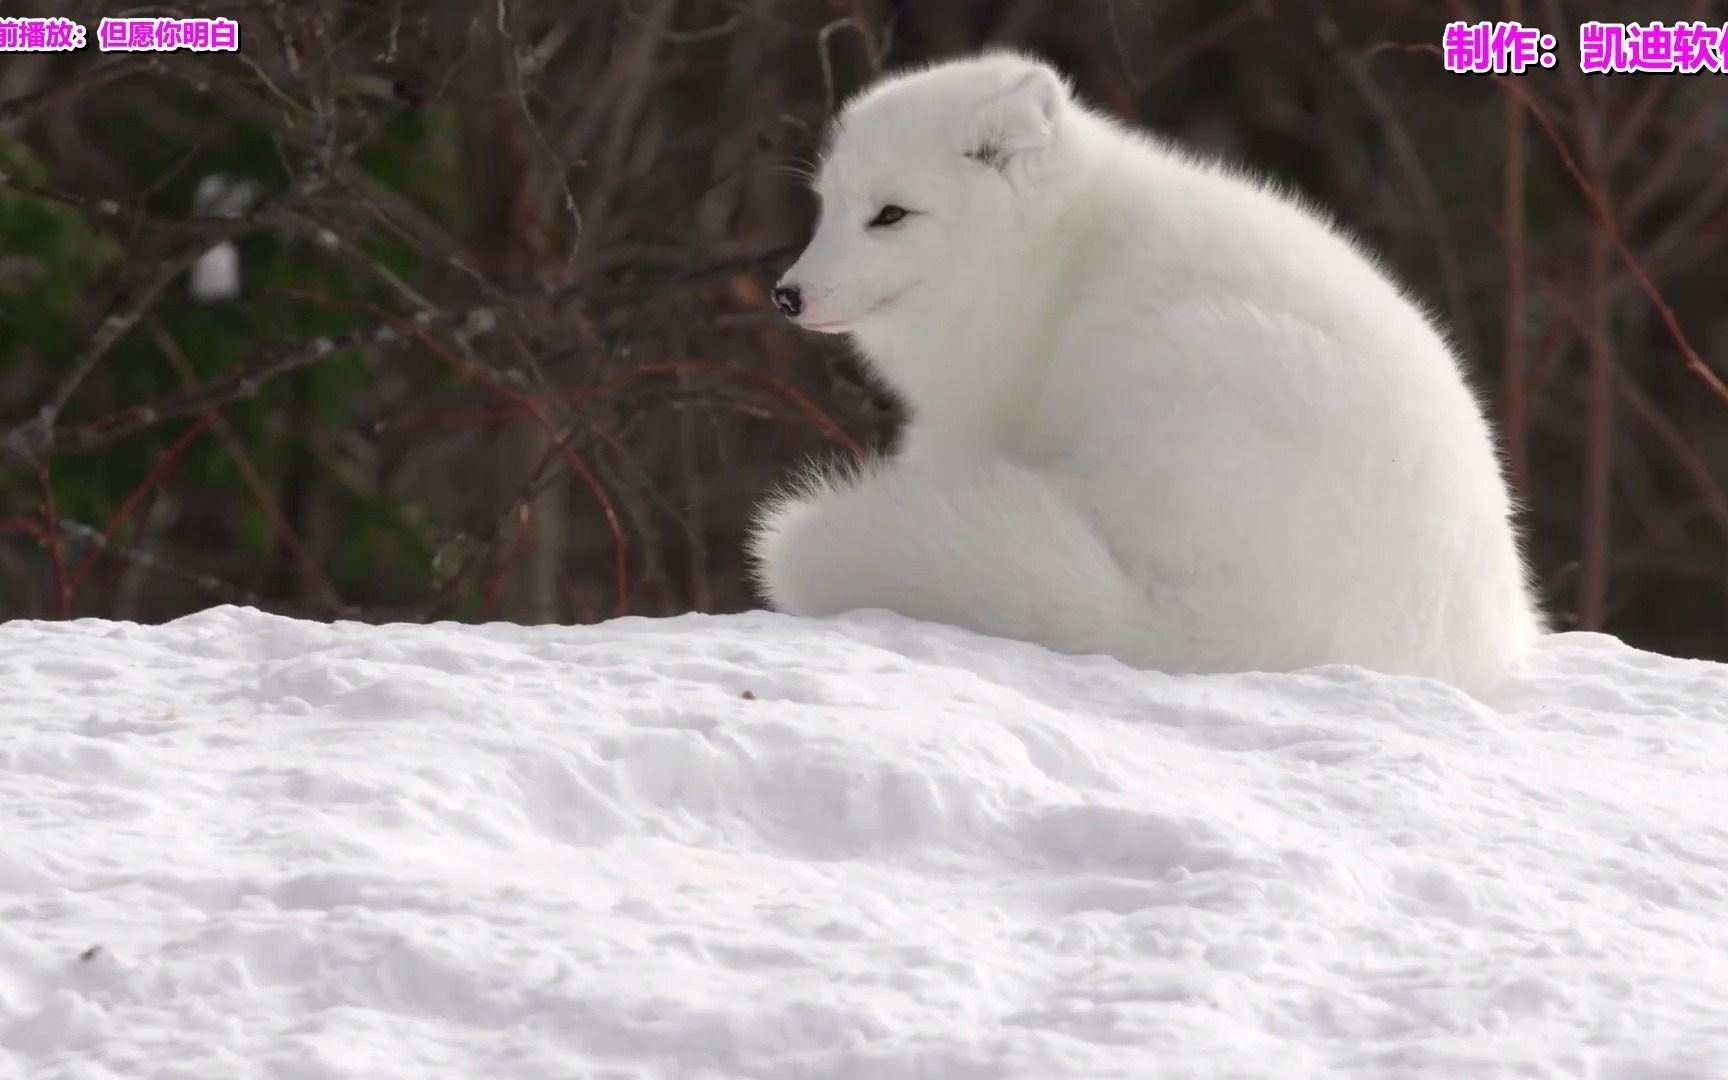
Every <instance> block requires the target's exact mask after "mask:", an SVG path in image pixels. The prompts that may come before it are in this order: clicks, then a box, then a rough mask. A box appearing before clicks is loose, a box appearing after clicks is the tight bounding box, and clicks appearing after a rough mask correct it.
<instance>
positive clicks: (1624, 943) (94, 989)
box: [0, 608, 1728, 1080]
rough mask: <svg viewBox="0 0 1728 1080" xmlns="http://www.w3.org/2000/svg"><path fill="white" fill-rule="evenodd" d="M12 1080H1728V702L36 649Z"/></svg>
mask: <svg viewBox="0 0 1728 1080" xmlns="http://www.w3.org/2000/svg"><path fill="white" fill-rule="evenodd" d="M0 695H3V696H0V1077H6V1078H8V1080H10V1078H11V1077H28V1078H29V1080H74V1078H76V1080H121V1078H123V1080H168V1078H179V1080H248V1078H254V1077H273V1078H283V1080H290V1078H292V1080H312V1078H343V1080H348V1078H353V1080H394V1078H407V1077H413V1078H424V1080H434V1078H436V1080H539V1078H548V1080H551V1078H557V1080H571V1078H576V1077H608V1078H620V1080H621V1078H625V1077H677V1078H710V1077H764V1078H766V1077H812V1078H815V1077H820V1078H830V1077H832V1078H863V1077H883V1078H890V1077H892V1078H896V1080H898V1078H913V1077H931V1078H942V1080H950V1078H952V1080H975V1078H985V1077H1016V1078H1019V1077H1024V1078H1027V1080H1033V1078H1036V1080H1067V1078H1080V1077H1088V1078H1090V1077H1123V1078H1128V1077H1133V1078H1136V1080H1139V1078H1155V1077H1205V1078H1224V1077H1238V1076H1240V1077H1268V1078H1271V1077H1277V1078H1286V1077H1305V1076H1351V1077H1355V1076H1360V1077H1447V1078H1470V1080H1478V1078H1487V1077H1502V1076H1507V1077H1510V1076H1588V1077H1599V1078H1603V1080H1671V1078H1681V1077H1686V1078H1694V1077H1695V1078H1700V1080H1703V1078H1720V1077H1724V1076H1728V667H1725V666H1721V665H1708V664H1703V663H1695V662H1686V661H1680V660H1672V659H1666V658H1662V657H1658V656H1654V655H1651V654H1648V653H1641V652H1636V651H1633V650H1631V649H1628V648H1626V647H1624V646H1621V645H1620V644H1618V643H1617V642H1615V641H1613V640H1612V639H1609V638H1604V637H1596V636H1588V635H1567V636H1561V637H1556V638H1554V639H1552V641H1551V643H1550V644H1549V645H1548V646H1547V647H1546V648H1545V649H1544V651H1543V653H1542V655H1541V656H1540V658H1539V660H1538V662H1537V663H1536V664H1535V665H1534V667H1533V669H1532V670H1531V672H1530V673H1529V674H1528V675H1527V676H1526V677H1524V678H1523V679H1521V681H1520V683H1519V685H1518V686H1517V687H1516V688H1515V689H1514V690H1513V691H1512V692H1511V693H1509V694H1508V695H1507V697H1506V699H1505V700H1503V701H1499V702H1496V708H1493V709H1490V708H1487V707H1484V706H1482V705H1478V704H1476V703H1473V702H1471V701H1470V700H1468V699H1466V698H1464V697H1462V696H1460V695H1459V694H1457V693H1454V692H1452V691H1450V690H1447V689H1445V688H1442V687H1440V686H1438V685H1436V684H1432V683H1425V682H1419V681H1412V680H1391V679H1384V678H1377V677H1372V676H1369V675H1367V674H1364V673H1361V672H1356V671H1351V670H1345V669H1333V670H1324V671H1319V672H1315V673H1309V674H1303V675H1295V676H1283V677H1271V676H1255V677H1235V678H1171V677H1164V676H1158V675H1149V674H1142V673H1135V672H1131V671H1128V670H1126V669H1124V668H1121V667H1119V666H1117V665H1115V664H1113V663H1108V662H1104V661H1092V660H1070V659H1061V658H1056V657H1053V656H1050V655H1048V654H1045V653H1041V652H1039V651H1038V650H1035V649H1033V648H1030V647H1026V646H1019V645H1014V644H1009V643H1003V642H993V641H988V640H985V639H981V638H976V637H971V636H968V635H965V634H961V633H959V632H954V631H947V630H943V629H939V628H933V627H927V626H917V625H914V624H911V623H907V622H903V621H900V620H895V619H891V618H889V617H887V616H873V617H858V618H855V619H852V620H849V621H845V622H842V623H838V624H800V623H798V622H795V621H792V620H789V619H784V618H780V617H774V616H768V615H751V616H743V617H732V618H702V617H688V618H682V619H674V620H663V621H648V620H624V621H620V622H614V623H611V624H608V625H604V626H599V627H585V628H550V627H547V628H534V629H526V628H519V627H509V626H489V627H481V628H475V627H467V628H464V627H457V626H452V625H443V626H427V627H409V626H397V627H386V628H377V627H364V626H355V625H338V626H328V625H321V624H314V623H305V622H295V621H290V620H286V619H280V618H274V617H270V616H265V615H261V614H258V613H256V612H252V611H247V610H241V609H235V608H222V609H216V610H213V611H210V612H206V613H204V614H201V615H198V616H195V617H192V618H188V619H184V620H181V621H180V622H177V623H173V624H170V625H168V626H164V627H138V626H132V625H124V624H113V623H102V622H78V623H62V624H51V623H21V622H20V623H11V624H6V625H0Z"/></svg>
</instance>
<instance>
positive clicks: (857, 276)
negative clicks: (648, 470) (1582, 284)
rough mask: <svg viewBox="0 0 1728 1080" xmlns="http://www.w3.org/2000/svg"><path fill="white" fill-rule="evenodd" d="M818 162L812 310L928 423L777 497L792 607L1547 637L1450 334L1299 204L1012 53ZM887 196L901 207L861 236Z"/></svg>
mask: <svg viewBox="0 0 1728 1080" xmlns="http://www.w3.org/2000/svg"><path fill="white" fill-rule="evenodd" d="M979 150H983V153H982V154H975V153H974V152H976V151H979ZM969 155H972V156H969ZM979 158H982V159H983V160H979ZM814 187H815V190H816V192H817V194H818V195H819V196H820V198H821V200H822V212H821V218H820V221H819V223H818V225H817V228H816V232H815V235H814V236H813V237H812V239H811V241H810V243H809V246H808V247H806V249H805V250H804V252H803V254H802V255H801V256H800V257H799V259H798V261H797V262H796V264H794V265H793V266H792V268H791V269H790V270H788V271H787V273H786V275H785V277H784V279H783V284H788V285H797V286H799V287H800V289H801V290H802V293H803V297H804V304H805V307H804V311H803V312H802V313H801V315H800V316H799V318H798V320H797V321H799V322H800V323H801V324H803V325H805V326H807V327H810V328H815V329H820V330H822V331H825V332H845V333H850V334H851V335H852V337H853V340H854V342H855V344H856V346H857V347H858V348H859V350H860V351H861V352H862V354H863V356H864V358H865V359H866V361H867V362H868V363H869V364H870V366H871V367H872V368H873V369H874V370H875V371H876V373H877V374H878V375H879V376H880V377H881V378H882V379H883V380H884V381H885V382H886V383H887V384H889V385H890V386H891V387H892V388H894V389H895V390H896V391H898V392H899V393H900V394H902V395H903V396H904V398H905V400H906V402H907V404H908V405H909V407H910V412H911V420H910V422H909V426H908V430H907V432H906V437H905V439H904V443H903V446H902V448H901V450H900V451H899V452H898V453H897V454H896V456H895V457H894V458H893V459H892V460H889V461H881V462H874V463H870V464H867V465H865V466H863V467H862V468H860V469H857V470H853V471H849V472H844V473H831V474H829V475H823V474H820V473H812V474H811V475H809V476H807V477H806V479H805V481H804V483H803V484H801V485H799V486H797V487H795V488H793V489H791V490H789V491H785V492H782V493H780V494H779V495H778V496H777V497H776V498H774V499H772V500H771V501H770V502H769V503H768V504H767V506H766V507H765V508H764V510H763V512H762V514H761V517H760V520H759V521H758V523H757V526H756V531H755V533H754V534H753V536H752V539H751V545H750V549H751V554H752V557H753V560H754V562H755V565H756V572H757V583H758V585H759V587H760V588H761V589H762V591H763V592H764V593H765V594H766V596H767V598H768V600H769V601H770V603H772V605H773V606H774V607H776V608H778V609H779V610H781V611H786V612H791V613H795V614H801V615H811V616H820V615H831V614H838V613H840V612H843V611H847V610H851V609H856V608H887V609H890V610H894V611H898V612H900V613H902V614H905V615H908V616H912V617H916V618H923V619H929V620H934V621H939V622H944V623H948V624H952V625H956V626H961V627H966V628H969V629H972V630H976V631H979V632H982V633H988V634H995V635H999V636H1007V637H1016V638H1020V639H1023V640H1027V641H1031V642H1035V643H1038V644H1042V645H1044V646H1046V647H1049V648H1051V649H1054V650H1057V651H1061V652H1068V653H1102V654H1108V655H1112V656H1115V657H1118V658H1120V659H1121V660H1123V661H1124V662H1127V663H1129V664H1132V665H1136V666H1140V667H1144V668H1149V669H1157V670H1163V671H1168V672H1222V671H1240V670H1261V671H1279V670H1292V669H1298V668H1303V667H1308V666H1313V665H1319V664H1325V663H1349V664H1358V665H1362V666H1364V667H1368V668H1372V669H1377V670H1380V671H1384V672H1389V673H1396V674H1414V675H1426V676H1432V677H1435V678H1439V679H1443V680H1447V681H1450V682H1452V683H1454V684H1456V685H1459V686H1461V687H1463V688H1465V689H1467V690H1472V691H1482V690H1485V689H1487V688H1489V687H1490V686H1491V685H1492V684H1493V683H1495V682H1497V681H1498V679H1499V678H1500V676H1501V675H1502V674H1503V673H1504V672H1505V670H1506V669H1507V668H1508V666H1509V665H1511V664H1513V663H1515V662H1516V660H1517V659H1518V657H1519V656H1520V654H1521V653H1523V652H1524V650H1525V649H1526V648H1527V646H1529V645H1530V644H1531V642H1532V641H1533V639H1535V638H1536V637H1537V636H1538V635H1539V634H1540V633H1541V632H1542V631H1543V623H1542V619H1541V616H1540V614H1539V613H1538V611H1537V609H1536V605H1535V603H1534V601H1533V600H1532V597H1531V594H1530V590H1529V587H1528V583H1527V577H1526V571H1525V567H1524V565H1523V561H1522V559H1521V556H1520V553H1519V550H1518V544H1517V538H1516V535H1515V532H1514V529H1513V526H1512V524H1511V513H1512V506H1511V502H1510V499H1509V498H1508V493H1507V488H1506V485H1505V482H1504V480H1503V479H1502V474H1501V469H1500V463H1499V460H1498V458H1497V456H1496V453H1495V449H1494V444H1493V439H1492V435H1491V433H1490V431H1489V428H1488V425H1487V423H1486V421H1485V419H1484V416H1483V412H1482V409H1481V406H1480V405H1479V404H1478V402H1477V400H1476V399H1475V397H1474V396H1473V394H1472V393H1471V391H1470V390H1469V388H1468V387H1467V385H1466V383H1465V380H1464V378H1463V377H1462V375H1461V373H1460V370H1459V364H1458V362H1457V360H1456V359H1455V357H1454V356H1453V354H1452V352H1451V351H1450V349H1449V348H1448V345H1447V344H1446V342H1445V341H1444V340H1443V339H1442V337H1441V336H1440V334H1439V333H1438V332H1437V331H1436V329H1435V327H1434V326H1433V325H1432V323H1431V322H1430V321H1429V319H1428V318H1427V317H1426V315H1425V314H1424V313H1423V312H1422V311H1421V310H1419V309H1418V308H1417V307H1416V306H1415V304H1414V303H1412V301H1411V300H1410V299H1409V298H1408V297H1407V296H1405V295H1404V294H1403V293H1402V291H1401V290H1400V289H1399V287H1398V286H1396V285H1395V284H1393V283H1392V282H1391V281H1390V280H1389V278H1388V277H1387V276H1386V275H1385V274H1384V273H1383V272H1382V271H1381V270H1380V269H1379V268H1378V267H1377V266H1376V264H1375V263H1374V262H1373V261H1372V260H1371V259H1370V258H1369V257H1367V256H1366V255H1365V254H1364V253H1363V252H1362V251H1361V250H1359V249H1358V248H1357V246H1356V245H1355V244H1353V243H1352V242H1351V241H1350V240H1348V239H1346V238H1345V237H1343V236H1342V235H1340V233H1339V232H1337V231H1336V230H1335V229H1334V228H1332V227H1331V226H1330V225H1329V224H1328V223H1327V222H1326V221H1324V220H1323V219H1321V218H1320V217H1319V216H1318V215H1317V214H1315V213H1314V212H1312V211H1310V210H1309V209H1307V208H1305V207H1303V206H1301V205H1299V204H1298V203H1297V202H1295V201H1294V200H1293V199H1291V198H1290V197H1289V196H1287V195H1285V194H1283V193H1281V192H1279V191H1277V190H1274V189H1273V188H1271V187H1269V186H1267V185H1266V184H1265V183H1263V182H1259V181H1256V180H1254V179H1251V178H1248V177H1245V176H1242V175H1240V174H1237V173H1233V172H1231V171H1229V170H1227V169H1225V168H1223V167H1221V166H1219V165H1217V164H1212V163H1205V162H1201V161H1199V160H1196V159H1193V158H1191V157H1189V156H1186V155H1184V154H1183V153H1181V152H1179V151H1178V150H1176V149H1174V148H1172V147H1171V146H1168V145H1165V144H1163V143H1161V142H1158V141H1156V140H1154V139H1152V138H1150V137H1148V136H1146V135H1144V134H1140V133H1137V132H1134V131H1131V130H1129V129H1127V128H1125V127H1123V126H1121V125H1119V124H1117V123H1115V122H1113V121H1112V120H1110V119H1108V118H1106V117H1104V116H1102V115H1100V114H1098V113H1096V112H1094V111H1092V110H1090V109H1088V108H1086V107H1084V106H1083V105H1081V104H1080V103H1078V102H1077V101H1076V100H1075V99H1073V97H1072V96H1071V94H1070V91H1069V88H1068V86H1067V84H1066V83H1065V82H1064V81H1063V80H1062V79H1061V78H1060V77H1059V76H1057V75H1056V74H1055V73H1054V72H1053V71H1052V70H1051V69H1049V68H1048V67H1046V66H1044V65H1043V64H1041V63H1039V62H1037V61H1034V60H1031V59H1029V58H1026V57H1023V56H1019V55H1016V54H1013V53H1007V52H991V53H986V54H984V55H982V56H979V57H974V58H970V59H964V60H959V61H950V62H947V63H944V64H940V65H937V66H932V67H927V68H923V69H919V70H916V71H912V72H909V73H904V74H901V75H898V76H895V77H892V78H889V79H886V80H884V81H883V82H880V83H878V84H877V85H875V86H874V87H872V88H870V89H869V90H868V91H867V92H866V93H864V94H863V95H862V96H861V97H860V98H859V99H858V100H856V101H855V102H854V103H852V104H850V105H848V107H847V108H846V110H845V111H844V112H843V113H842V115H841V117H840V118H839V120H838V122H837V125H836V132H835V136H834V139H833V142H832V146H831V148H830V151H829V153H828V154H827V155H826V156H825V159H824V161H823V162H822V165H821V168H820V170H819V173H818V175H817V177H816V179H815V184H814ZM885 203H893V204H897V205H899V206H902V207H904V208H906V209H907V210H910V211H914V213H912V214H911V215H910V216H908V217H907V218H906V219H905V220H903V221H901V222H899V223H898V224H897V225H893V226H889V227H886V228H867V227H866V223H867V222H868V221H869V220H870V219H871V218H872V217H873V216H874V215H875V214H876V212H877V211H878V209H880V207H881V206H882V205H883V204H885Z"/></svg>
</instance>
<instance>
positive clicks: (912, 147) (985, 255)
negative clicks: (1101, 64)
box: [774, 52, 1076, 333]
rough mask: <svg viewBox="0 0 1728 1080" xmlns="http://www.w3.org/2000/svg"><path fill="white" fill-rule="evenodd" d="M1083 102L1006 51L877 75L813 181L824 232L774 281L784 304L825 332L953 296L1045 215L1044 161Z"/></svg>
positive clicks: (778, 301)
mask: <svg viewBox="0 0 1728 1080" xmlns="http://www.w3.org/2000/svg"><path fill="white" fill-rule="evenodd" d="M1075 108H1076V106H1075V104H1074V102H1073V98H1072V95H1071V91H1070V89H1069V87H1068V85H1067V83H1066V82H1065V81H1064V80H1063V79H1062V77H1061V76H1060V75H1058V74H1057V73H1056V72H1055V71H1054V70H1053V69H1052V68H1050V67H1049V66H1048V65H1046V64H1044V63H1041V62H1039V61H1037V60H1033V59H1030V58H1028V57H1025V56H1021V55H1019V54H1016V53H1010V52H992V53H987V54H985V55H984V56H982V57H977V58H971V59H966V60H958V61H949V62H946V63H941V64H937V65H934V66H931V67H925V68H921V69H917V70H913V71H911V72H908V73H904V74H900V75H896V76H893V77H890V78H888V79H885V80H883V81H881V82H878V83H877V84H876V85H874V86H872V87H871V88H869V89H868V90H866V91H865V92H864V93H863V94H862V95H860V96H859V97H858V98H857V99H856V100H855V101H853V102H852V103H850V104H848V105H847V106H846V108H845V109H844V110H843V111H842V112H841V113H840V115H839V117H838V118H837V120H836V121H835V124H834V127H833V131H832V135H831V140H830V145H829V147H828V149H827V152H826V153H825V154H823V155H822V158H821V163H820V165H819V167H818V169H817V171H816V174H815V176H814V179H813V182H812V185H811V186H812V189H813V190H814V191H815V193H816V196H817V197H818V199H820V201H821V212H820V216H819V218H818V220H817V224H816V231H815V235H813V236H812V237H811V238H810V243H809V244H808V245H807V246H806V247H805V248H804V251H803V253H802V254H800V255H799V257H798V260H797V262H795V263H794V264H793V265H792V267H791V268H790V269H789V270H787V271H786V273H785V275H784V276H783V277H782V278H781V279H780V282H779V284H778V286H777V287H776V288H775V289H774V302H775V305H776V306H777V307H778V308H779V309H780V311H781V313H782V314H784V315H785V316H786V317H787V318H789V319H791V320H792V321H794V322H796V323H797V324H798V325H800V326H802V327H804V328H806V329H809V330H814V331H818V332H821V333H846V332H849V331H857V330H859V329H860V328H868V327H869V325H870V324H871V323H872V321H879V320H883V319H890V318H892V317H893V316H894V315H895V313H896V312H897V311H898V310H901V309H903V308H904V307H906V306H907V305H908V302H909V301H912V302H914V303H915V298H916V296H917V294H918V293H919V292H920V291H922V290H931V292H930V295H932V296H941V295H953V293H952V292H951V291H950V290H948V289H944V288H941V285H942V283H943V280H944V279H945V278H953V277H955V276H961V277H964V276H966V275H974V276H976V275H977V274H978V273H979V271H980V269H981V266H980V261H981V260H987V259H989V258H990V255H991V253H992V251H993V250H996V249H997V248H998V244H999V242H1000V241H1001V240H1003V239H1004V238H1008V237H1012V236H1014V235H1016V234H1018V233H1019V232H1020V231H1021V230H1023V229H1024V228H1025V227H1026V226H1027V224H1028V223H1029V222H1030V221H1031V220H1032V218H1033V217H1034V216H1035V215H1036V214H1037V212H1038V210H1039V206H1038V202H1039V196H1040V181H1041V179H1042V178H1043V177H1044V175H1045V173H1046V172H1047V171H1048V170H1047V168H1046V166H1047V164H1048V160H1047V159H1048V157H1049V155H1050V154H1051V153H1052V151H1053V149H1054V148H1055V144H1056V143H1057V142H1058V141H1059V139H1060V136H1061V135H1062V129H1063V125H1064V123H1065V122H1066V121H1067V120H1069V119H1070V115H1071V111H1072V110H1073V109H1075Z"/></svg>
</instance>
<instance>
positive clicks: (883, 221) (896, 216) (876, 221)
mask: <svg viewBox="0 0 1728 1080" xmlns="http://www.w3.org/2000/svg"><path fill="white" fill-rule="evenodd" d="M905 216H906V211H905V210H904V209H902V208H901V207H898V206H895V205H893V204H892V203H890V204H889V205H887V206H884V207H883V208H882V209H880V210H878V211H876V216H875V217H873V218H871V219H870V228H872V229H880V228H883V227H884V226H888V225H892V224H894V223H895V222H896V221H899V220H900V219H901V218H903V217H905Z"/></svg>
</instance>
